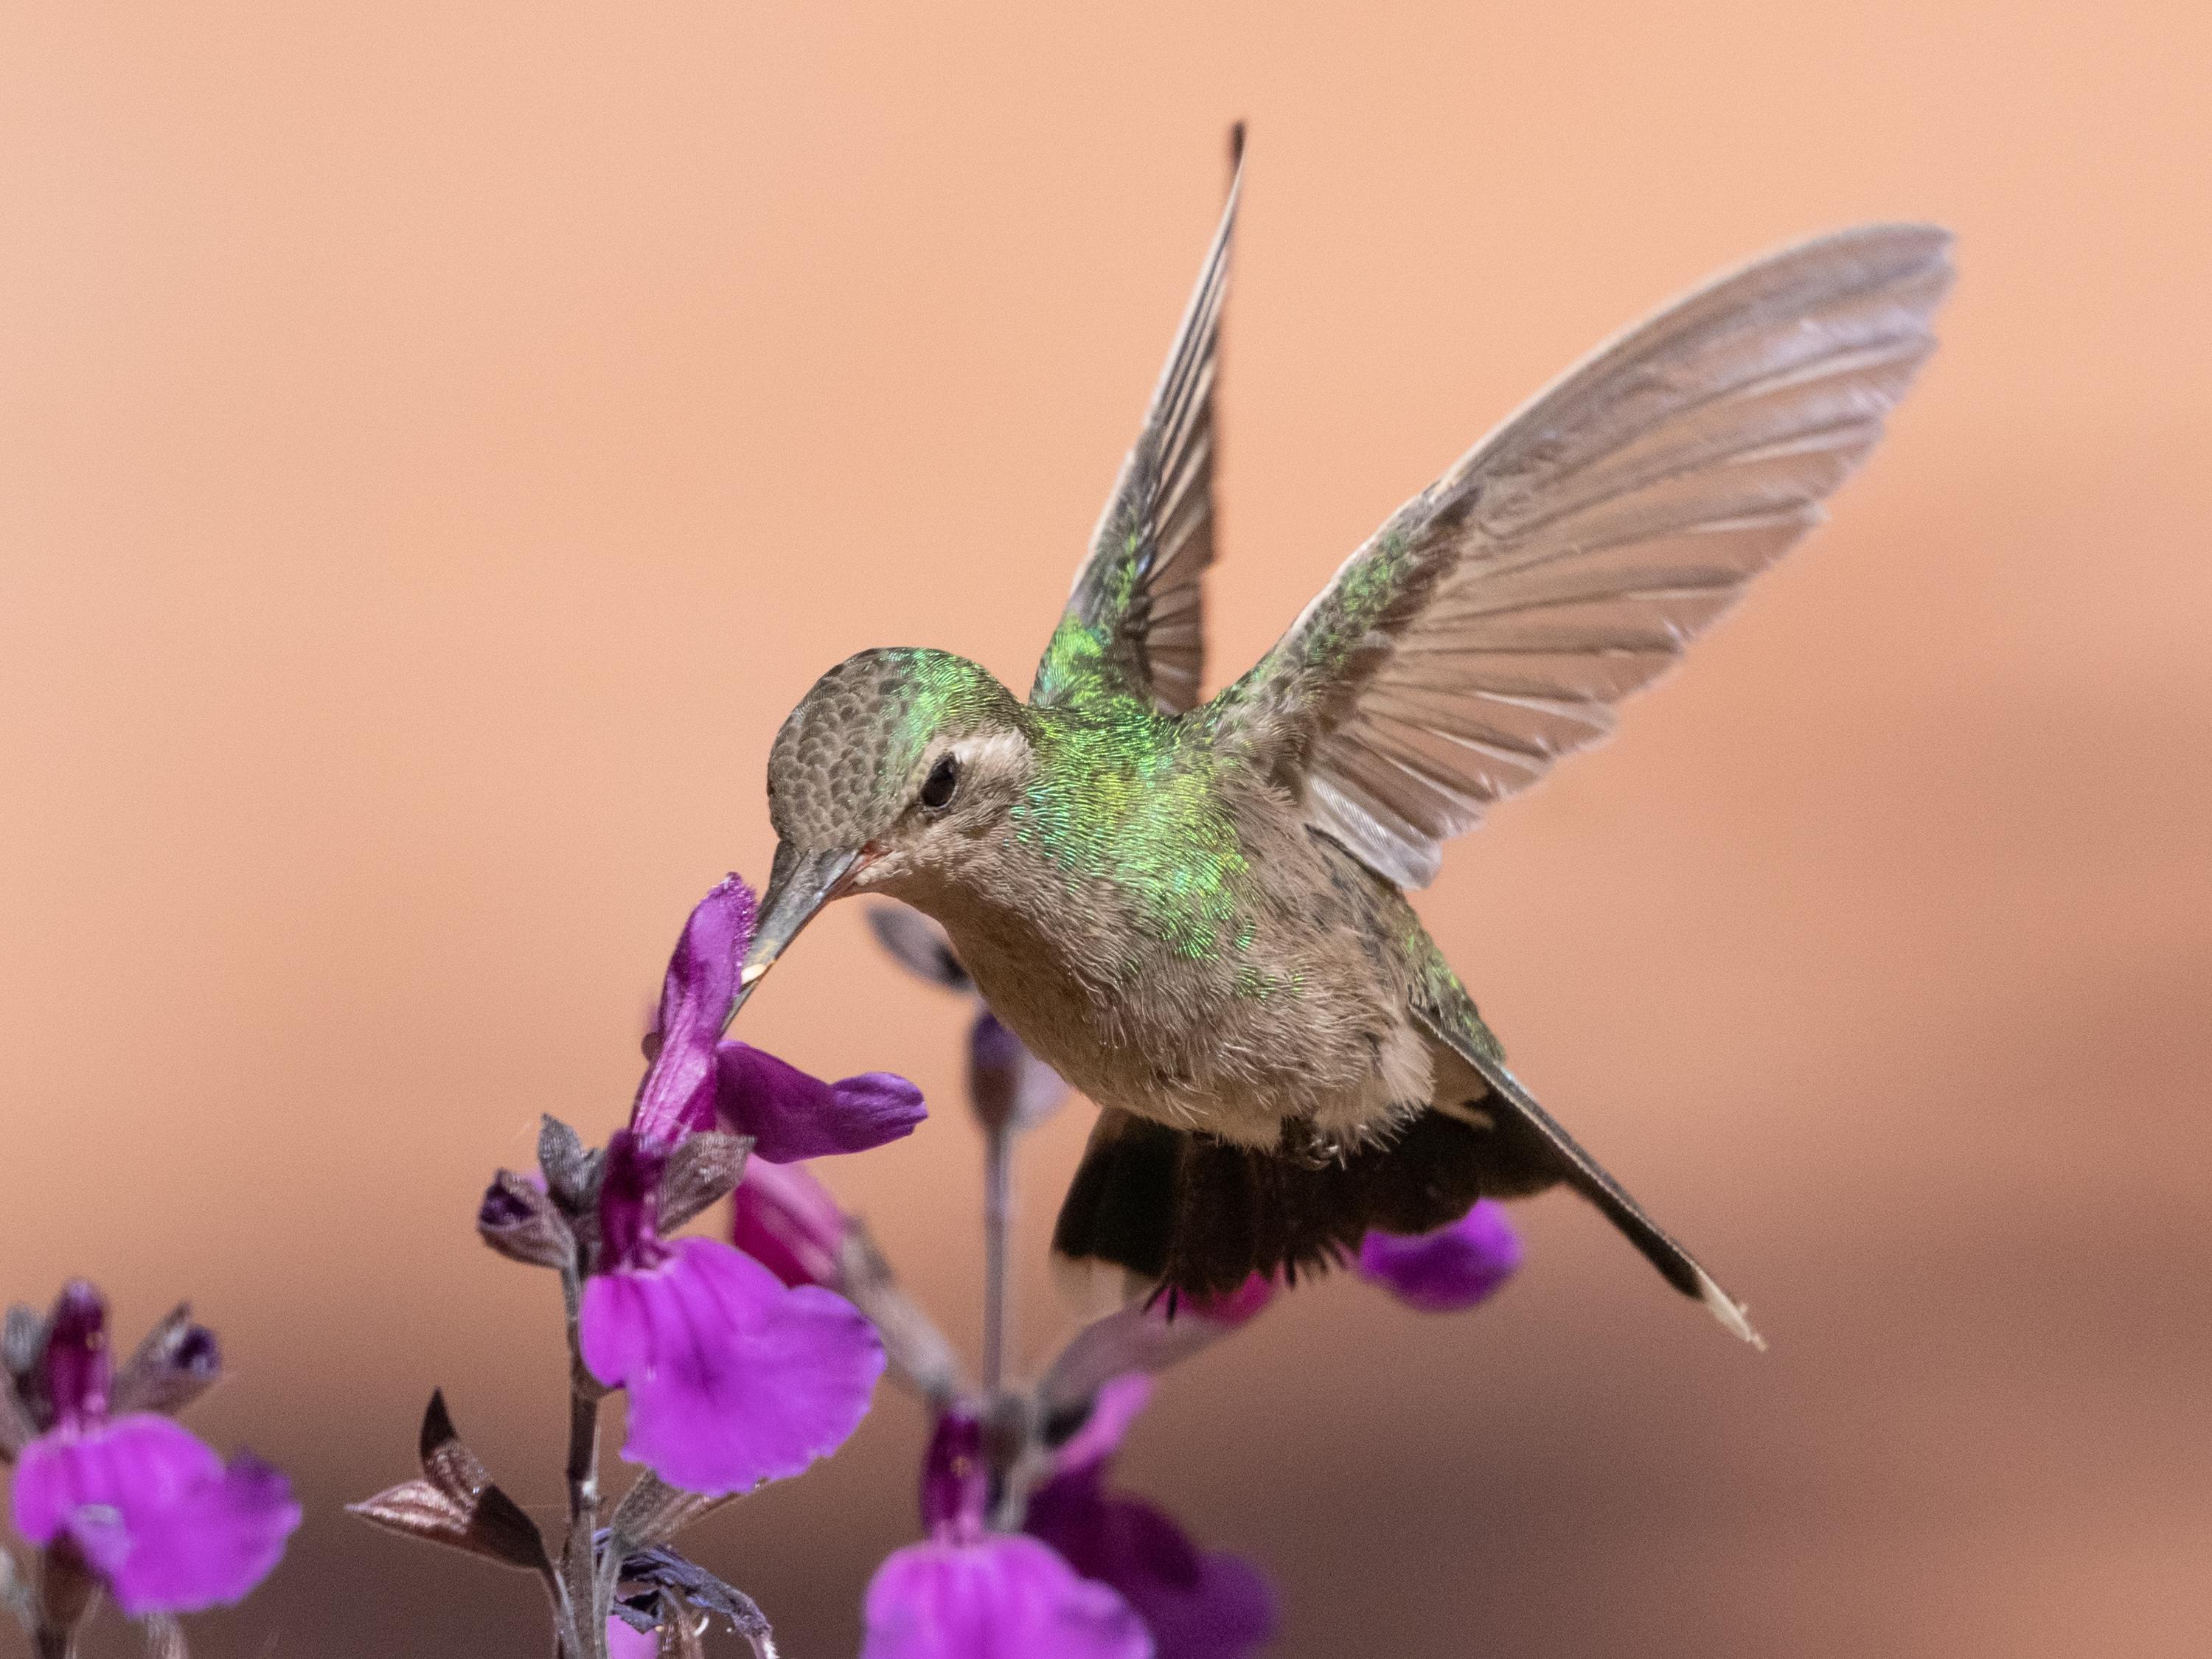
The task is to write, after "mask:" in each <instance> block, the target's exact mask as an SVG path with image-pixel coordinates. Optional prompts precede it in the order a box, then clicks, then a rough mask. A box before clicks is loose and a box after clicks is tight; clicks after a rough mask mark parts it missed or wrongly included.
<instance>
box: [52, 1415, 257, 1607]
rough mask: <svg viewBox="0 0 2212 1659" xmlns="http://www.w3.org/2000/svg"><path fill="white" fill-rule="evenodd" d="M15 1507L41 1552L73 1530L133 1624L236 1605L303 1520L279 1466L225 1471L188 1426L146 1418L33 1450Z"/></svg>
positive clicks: (235, 1462) (252, 1463)
mask: <svg viewBox="0 0 2212 1659" xmlns="http://www.w3.org/2000/svg"><path fill="white" fill-rule="evenodd" d="M299 1524H300V1506H299V1505H298V1504H295V1503H294V1502H293V1501H292V1487H291V1483H290V1482H289V1481H288V1480H285V1478H284V1477H283V1475H282V1474H279V1473H278V1472H277V1471H276V1470H275V1469H272V1468H270V1467H269V1466H268V1465H267V1464H265V1463H263V1462H259V1461H258V1459H255V1458H252V1457H249V1456H246V1455H243V1454H241V1455H239V1456H237V1457H234V1458H233V1459H232V1460H231V1462H230V1463H229V1464H228V1467H226V1466H225V1465H224V1464H223V1462H222V1460H221V1459H219V1458H218V1457H216V1455H215V1453H214V1452H213V1451H212V1450H211V1449H210V1448H209V1447H208V1446H206V1445H205V1444H204V1443H202V1442H201V1441H200V1440H199V1439H198V1438H197V1437H195V1436H194V1435H193V1434H192V1433H191V1431H189V1430H187V1429H185V1428H183V1427H181V1426H180V1425H178V1424H176V1423H173V1422H172V1421H170V1420H169V1419H167V1418H166V1417H156V1416H154V1415H153V1414H151V1413H140V1414H137V1415H133V1416H130V1417H124V1418H118V1419H116V1421H114V1422H113V1423H111V1424H109V1425H106V1427H105V1428H102V1429H99V1430H96V1431H93V1432H92V1433H89V1434H82V1435H73V1434H69V1433H66V1432H64V1433H58V1434H52V1435H46V1436H44V1437H41V1438H40V1439H38V1440H35V1441H33V1442H32V1443H31V1444H30V1445H28V1446H27V1447H25V1448H24V1449H23V1456H22V1462H21V1466H20V1467H19V1468H18V1469H17V1470H16V1474H15V1526H16V1529H17V1530H18V1531H20V1532H21V1534H23V1536H24V1537H26V1538H27V1539H29V1540H30V1541H32V1542H33V1543H34V1544H39V1545H41V1546H44V1545H46V1544H48V1543H51V1542H52V1541H53V1539H54V1538H55V1537H56V1536H57V1535H58V1534H61V1533H64V1532H66V1533H67V1534H69V1536H70V1538H71V1539H72V1540H73V1541H75V1542H76V1546H77V1547H78V1548H79V1549H80V1550H82V1552H83V1553H84V1556H85V1559H87V1560H88V1561H89V1562H90V1563H91V1564H92V1565H93V1566H94V1568H95V1569H97V1570H98V1571H99V1572H100V1576H101V1577H104V1578H105V1579H106V1581H107V1584H108V1588H109V1589H111V1590H112V1591H113V1592H114V1595H115V1600H116V1602H117V1604H118V1606H120V1607H122V1609H123V1610H124V1612H125V1613H129V1614H130V1615H131V1617H132V1618H134V1619H140V1618H143V1617H145V1616H146V1615H147V1614H149V1613H192V1612H196V1611H197V1610H198V1609H200V1608H202V1607H214V1606H216V1605H218V1604H222V1603H228V1602H232V1601H238V1600H239V1599H240V1598H241V1597H242V1596H244V1595H246V1592H247V1591H248V1590H250V1589H252V1588H253V1587H254V1586H255V1585H256V1584H258V1583H260V1582H261V1581H262V1580H263V1579H264V1578H265V1577H268V1576H269V1573H270V1571H271V1570H272V1569H273V1568H274V1567H275V1566H276V1563H277V1560H278V1559H279V1558H280V1557H282V1556H283V1553H284V1540H285V1539H286V1538H287V1537H288V1536H289V1535H290V1534H291V1532H292V1530H293V1528H295V1527H297V1526H298V1525H299Z"/></svg>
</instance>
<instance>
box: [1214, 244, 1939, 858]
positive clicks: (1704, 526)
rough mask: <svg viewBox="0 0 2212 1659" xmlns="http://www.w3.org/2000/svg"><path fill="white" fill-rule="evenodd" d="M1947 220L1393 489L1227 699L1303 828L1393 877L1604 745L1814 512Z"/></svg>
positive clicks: (1737, 309)
mask: <svg viewBox="0 0 2212 1659" xmlns="http://www.w3.org/2000/svg"><path fill="white" fill-rule="evenodd" d="M1949 246H1950V237H1949V236H1948V234H1947V233H1945V232H1943V231H1942V230H1939V229H1936V228H1934V227H1932V226H1925V225H1873V226H1867V227H1863V228H1859V229H1856V230H1847V231H1844V232H1842V233H1840V234H1836V235H1832V236H1827V237H1823V238H1821V239H1820V240H1815V241H1811V242H1807V243H1804V244H1802V245H1801V246H1796V247H1794V248H1790V249H1787V250H1785V251H1784V252H1780V253H1777V254H1774V255H1772V256H1771V257H1769V258H1765V259H1761V260H1759V261H1758V262H1757V263H1755V264H1751V265H1748V266H1747V267H1745V268H1744V269H1742V270H1739V271H1736V272H1735V274H1733V275H1731V276H1724V277H1722V278H1721V279H1719V280H1718V281H1717V282H1715V283H1711V284H1710V285H1709V286H1707V287H1705V288H1703V289H1699V290H1698V291H1697V292H1696V293H1694V294H1692V295H1690V296H1689V297H1688V298H1686V299H1684V300H1682V301H1678V302H1677V303H1676V304H1674V305H1673V306H1670V307H1668V308H1667V309H1666V310H1664V311H1662V312H1661V313H1659V314H1658V315H1657V316H1656V317H1654V318H1652V319H1650V320H1649V321H1648V322H1645V323H1644V324H1642V325H1639V326H1638V327H1636V328H1634V329H1632V330H1630V331H1628V332H1627V333H1626V334H1624V335H1621V336H1620V337H1617V338H1615V339H1614V340H1613V341H1612V342H1611V343H1608V344H1607V345H1605V346H1603V347H1601V349H1599V350H1598V351H1596V352H1595V354H1593V355H1592V356H1589V358H1587V359H1586V360H1584V362H1583V363H1582V364H1580V365H1579V366H1578V367H1577V368H1574V369H1572V370H1571V371H1569V373H1568V374H1566V375H1565V377H1563V378H1562V379H1561V380H1559V381H1557V382H1556V383H1555V384H1554V385H1553V386H1551V387H1550V389H1548V390H1547V391H1546V392H1542V393H1541V394H1540V395H1539V396H1538V397H1537V398H1535V399H1534V401H1533V402H1531V403H1530V404H1528V405H1527V406H1526V407H1524V408H1523V409H1522V410H1521V411H1520V412H1519V413H1517V414H1516V415H1515V416H1512V417H1511V418H1510V420H1508V421H1507V422H1505V423H1504V425H1503V426H1501V427H1500V428H1498V430H1497V431H1495V432H1494V433H1492V435H1490V436H1489V437H1487V438H1486V439H1484V440H1483V441H1482V442H1480V444H1478V445H1476V446H1475V447H1474V449H1473V450H1471V451H1470V452H1469V453H1468V455H1467V456H1466V457H1465V459H1462V461H1461V462H1460V463H1459V465H1456V466H1455V467H1454V468H1453V469H1452V470H1451V471H1449V472H1447V473H1446V474H1445V475H1444V476H1443V477H1442V478H1440V479H1438V480H1437V482H1436V483H1434V484H1432V485H1431V486H1430V487H1429V488H1428V489H1425V490H1424V491H1423V492H1422V493H1421V494H1420V495H1417V496H1415V497H1414V498H1413V500H1412V501H1409V502H1407V504H1406V505H1405V506H1404V507H1401V509H1400V510H1399V511H1398V513H1397V514H1396V515H1395V517H1393V518H1392V519H1391V520H1390V521H1389V523H1388V524H1386V525H1384V526H1383V528H1382V529H1381V530H1380V531H1378V532H1376V535H1375V536H1374V537H1373V538H1372V539H1370V541H1369V542H1368V543H1367V544H1366V545H1364V547H1362V548H1361V549H1360V550H1358V552H1356V553H1354V554H1353V555H1352V557H1351V558H1350V559H1349V560H1348V561H1346V563H1345V566H1344V568H1342V569H1341V570H1340V571H1339V572H1338V573H1337V576H1336V580H1334V582H1333V583H1331V584H1330V586H1329V587H1328V591H1327V592H1323V593H1322V595H1321V596H1320V597H1319V598H1318V599H1316V600H1315V601H1314V602H1313V603H1312V604H1311V605H1309V606H1307V607H1306V610H1305V612H1304V615H1303V616H1301V617H1299V618H1298V620H1297V623H1294V624H1293V625H1292V627H1291V630H1290V632H1289V633H1288V634H1286V635H1284V637H1283V639H1282V641H1280V642H1279V644H1278V645H1277V646H1276V647H1275V648H1274V649H1273V651H1272V652H1270V653H1268V654H1267V656H1266V657H1265V658H1263V659H1261V662H1260V663H1259V665H1257V666H1256V667H1255V668H1254V669H1253V670H1252V671H1251V672H1250V673H1249V674H1248V675H1247V676H1246V677H1245V678H1243V680H1242V681H1240V682H1238V684H1237V685H1235V686H1233V687H1231V688H1230V690H1228V691H1227V692H1225V693H1224V706H1225V711H1226V712H1227V714H1229V717H1230V719H1231V721H1232V722H1233V723H1234V725H1235V726H1237V728H1238V729H1239V730H1241V731H1242V732H1243V735H1244V736H1245V738H1247V740H1248V741H1249V742H1252V743H1253V744H1256V745H1258V746H1259V747H1260V748H1261V750H1263V751H1264V752H1265V753H1266V755H1267V757H1268V758H1269V760H1270V763H1271V764H1273V766H1274V768H1275V769H1276V770H1277V772H1278V774H1279V775H1280V776H1282V777H1283V778H1284V780H1285V781H1286V782H1287V783H1289V784H1290V785H1291V787H1293V788H1296V789H1298V790H1300V791H1301V792H1302V798H1303V799H1304V803H1305V812H1306V817H1307V821H1308V822H1309V823H1312V824H1313V825H1314V826H1315V827H1316V828H1317V829H1322V830H1324V831H1326V832H1327V833H1328V834H1329V835H1331V836H1334V837H1335V838H1336V839H1338V840H1339V841H1340V842H1343V843H1344V844H1345V845H1346V847H1348V848H1351V849H1352V851H1353V852H1354V853H1356V854H1358V856H1359V857H1360V859H1361V860H1363V861H1364V862H1365V863H1366V864H1368V865H1369V866H1370V867H1372V868H1373V869H1375V870H1376V871H1378V872H1381V873H1382V874H1383V875H1385V876H1387V877H1389V878H1390V879H1392V880H1393V881H1395V882H1398V883H1400V884H1403V885H1407V886H1422V885H1425V884H1427V883H1428V881H1429V880H1430V879H1431V878H1432V877H1433V876H1434V875H1435V874H1436V871H1437V865H1438V863H1439V862H1440V860H1441V857H1442V848H1443V842H1446V841H1447V840H1449V839H1450V838H1451V837H1452V836H1457V835H1460V834H1462V833H1463V832H1464V831H1466V830H1468V829H1472V828H1473V827H1474V824H1475V823H1477V822H1478V821H1479V820H1480V818H1481V817H1482V813H1483V811H1484V809H1485V808H1486V807H1487V806H1488V805H1490V804H1491V803H1492V801H1496V800H1502V799H1504V798H1505V797H1507V796H1509V795H1512V794H1516V793H1519V792H1520V791H1521V790H1522V789H1525V788H1527V787H1528V786H1529V785H1530V784H1532V783H1534V782H1535V781H1536V780H1537V779H1539V778H1541V777H1542V776H1543V775H1544V774H1545V773H1546V772H1547V771H1548V770H1549V769H1551V766H1552V763H1553V762H1554V761H1556V760H1557V759H1558V758H1559V757H1560V756H1562V755H1565V754H1568V753H1571V751H1573V750H1577V749H1580V748H1583V747H1584V746H1585V745H1587V744H1592V743H1595V742H1596V741H1597V740H1598V739H1600V738H1603V737H1605V736H1606V735H1607V733H1608V732H1611V731H1612V729H1613V720H1614V714H1613V706H1614V705H1615V704H1616V703H1618V702H1620V701H1621V699H1623V698H1624V697H1626V696H1628V694H1629V693H1631V692H1632V691H1635V690H1638V689H1639V688H1641V687H1643V686H1644V685H1646V684H1650V681H1652V680H1653V679H1654V678H1656V677H1657V676H1658V675H1660V674H1661V673H1662V672H1664V671H1666V670H1667V669H1668V667H1670V666H1672V665H1673V664H1674V660H1675V659H1677V658H1678V657H1679V656H1680V654H1681V653H1682V649H1683V647H1684V646H1685V645H1686V644H1687V643H1688V641H1690V640H1691V639H1692V638H1694V637H1695V636H1696V635H1699V634H1700V633H1702V632H1703V631H1704V630H1705V628H1706V627H1707V626H1708V625H1710V624H1711V623H1712V622H1713V621H1714V619H1715V618H1717V617H1719V616H1720V615H1721V613H1722V612H1723V611H1726V610H1728V609H1729V606H1730V605H1733V604H1735V600H1736V599H1737V598H1738V596H1739V595H1740V594H1741V592H1742V591H1743V588H1744V585H1745V584H1746V583H1747V581H1748V580H1750V579H1751V577H1752V576H1753V575H1754V574H1757V573H1758V572H1759V571H1760V570H1762V569H1764V568H1765V567H1766V566H1767V565H1769V564H1771V563H1772V562H1773V561H1774V560H1775V559H1776V558H1778V556H1780V555H1781V554H1782V553H1783V552H1784V550H1786V549H1788V548H1789V547H1790V544H1792V543H1794V542H1795V541H1796V539H1797V538H1799V537H1800V536H1802V535H1803V534H1804V533H1805V532H1806V531H1808V530H1809V529H1810V528H1812V526H1814V525H1815V524H1816V523H1818V522H1819V521H1820V518H1821V517H1822V509H1821V505H1820V504H1821V502H1822V501H1823V500H1824V499H1825V498H1826V496H1827V495H1828V494H1829V492H1831V491H1832V490H1833V489H1835V488H1836V486H1837V485H1838V484H1839V483H1842V482H1843V481H1844V478H1845V477H1848V476H1849V475H1850V471H1851V470H1852V469H1853V468H1854V467H1855V466H1856V465H1857V464H1858V463H1859V461H1860V460H1862V459H1864V457H1865V456H1866V454H1867V453H1868V451H1869V450H1870V449H1871V448H1872V447H1874V444H1875V440H1876V439H1877V438H1879V437H1880V436H1881V428H1882V421H1883V418H1884V417H1885V416H1887V414H1888V412H1889V410H1890V409H1891V408H1892V406H1893V405H1894V404H1896V402H1897V400H1898V399H1899V398H1900V397H1902V396H1903V395H1904V392H1905V388H1906V386H1909V385H1910V384H1911V380H1912V377H1913V374H1914V373H1915V372H1916V371H1917V369H1918V368H1919V367H1920V365H1921V363H1922V362H1924V361H1925V360H1926V358H1927V356H1928V355H1929V352H1930V351H1931V350H1932V349H1934V344H1935V343H1934V339H1933V337H1931V335H1930V334H1929V319H1930V317H1931V316H1932V314H1933V313H1934V312H1935V310H1936V306H1937V304H1938V303H1939V302H1940V301H1942V297H1943V295H1944V293H1945V291H1946V290H1947V289H1948V288H1949V286H1950V283H1951V268H1950V264H1949V261H1948V248H1949Z"/></svg>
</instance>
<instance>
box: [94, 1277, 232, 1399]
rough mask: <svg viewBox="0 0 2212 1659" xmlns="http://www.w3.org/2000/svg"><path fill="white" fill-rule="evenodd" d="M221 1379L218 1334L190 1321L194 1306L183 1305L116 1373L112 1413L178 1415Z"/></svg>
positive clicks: (161, 1324) (153, 1330) (148, 1335)
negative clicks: (216, 1335) (217, 1343)
mask: <svg viewBox="0 0 2212 1659" xmlns="http://www.w3.org/2000/svg"><path fill="white" fill-rule="evenodd" d="M221 1381H222V1350H221V1349H220V1348H218V1347H217V1346H216V1340H215V1333H214V1332H213V1331H211V1330H210V1329H208V1328H207V1327H206V1326H204V1325H195V1324H194V1323H192V1310H191V1304H190V1303H185V1302H179V1304H177V1305H176V1306H175V1307H174V1308H172V1309H171V1310H169V1316H168V1317H167V1318H166V1319H164V1320H163V1321H162V1322H161V1323H160V1324H158V1325H156V1326H155V1327H154V1328H153V1329H152V1330H150V1331H149V1332H147V1333H146V1340H144V1341H143V1342H141V1343H140V1344H139V1345H138V1351H137V1352H136V1353H134V1354H132V1355H131V1358H130V1359H129V1360H128V1361H127V1362H125V1364H124V1367H123V1369H122V1370H120V1371H118V1373H117V1374H116V1377H115V1393H114V1400H113V1403H112V1409H113V1411H114V1412H115V1414H116V1415H117V1416H118V1417H119V1416H121V1415H122V1414H123V1413H125V1412H163V1413H167V1414H168V1415H169V1416H172V1417H173V1416H175V1415H176V1414H177V1413H179V1412H180V1411H182V1410H184V1408H185V1407H187V1406H189V1405H191V1403H192V1401H195V1400H197V1399H198V1398H199V1397H200V1396H201V1395H204V1394H205V1393H206V1392H207V1391H208V1390H209V1389H211V1388H213V1387H214V1386H215V1385H216V1383H219V1382H221Z"/></svg>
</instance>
